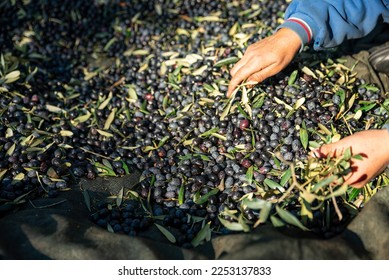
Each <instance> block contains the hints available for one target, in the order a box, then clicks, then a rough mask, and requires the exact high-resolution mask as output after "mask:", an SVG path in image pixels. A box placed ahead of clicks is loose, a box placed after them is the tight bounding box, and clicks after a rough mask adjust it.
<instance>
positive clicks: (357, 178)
mask: <svg viewBox="0 0 389 280" xmlns="http://www.w3.org/2000/svg"><path fill="white" fill-rule="evenodd" d="M348 147H351V153H352V154H353V155H357V154H360V155H361V156H362V157H363V160H357V159H352V160H351V172H350V173H349V174H348V175H347V176H346V177H345V178H344V179H345V183H346V184H348V185H351V186H353V187H354V188H362V187H363V186H364V185H365V184H366V183H368V182H369V181H370V180H371V179H373V178H374V177H375V176H377V175H378V174H379V173H381V172H382V171H383V170H384V169H385V167H386V166H387V165H388V164H389V132H388V131H387V130H386V129H381V130H366V131H361V132H358V133H355V134H353V135H351V136H347V137H345V138H343V139H342V140H340V141H338V142H336V143H331V144H327V145H323V146H322V147H320V148H319V149H317V150H314V151H312V156H316V157H327V155H330V156H332V157H336V156H339V155H341V154H342V153H343V151H344V150H345V149H346V148H348Z"/></svg>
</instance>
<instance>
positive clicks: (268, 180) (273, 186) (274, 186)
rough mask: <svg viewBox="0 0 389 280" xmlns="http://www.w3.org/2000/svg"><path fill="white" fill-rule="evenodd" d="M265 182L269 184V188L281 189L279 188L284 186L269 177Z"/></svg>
mask: <svg viewBox="0 0 389 280" xmlns="http://www.w3.org/2000/svg"><path fill="white" fill-rule="evenodd" d="M263 183H264V184H265V185H266V186H268V187H269V188H271V189H273V190H275V189H279V188H282V186H281V185H280V184H279V183H277V182H274V181H273V180H271V179H269V178H266V179H265V180H264V181H263Z"/></svg>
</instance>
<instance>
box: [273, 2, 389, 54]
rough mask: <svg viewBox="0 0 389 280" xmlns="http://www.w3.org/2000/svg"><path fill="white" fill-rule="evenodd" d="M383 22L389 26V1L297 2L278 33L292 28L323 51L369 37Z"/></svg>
mask: <svg viewBox="0 0 389 280" xmlns="http://www.w3.org/2000/svg"><path fill="white" fill-rule="evenodd" d="M380 18H382V20H383V21H384V22H389V0H294V1H292V2H291V3H290V5H289V6H288V8H287V10H286V12H285V21H284V23H283V24H281V25H280V26H279V27H278V28H277V30H278V29H280V28H290V29H292V30H294V31H295V32H296V33H297V34H298V35H299V37H300V39H301V41H302V45H305V44H307V43H310V42H311V41H313V47H314V49H315V50H321V49H325V48H331V47H335V46H338V45H340V44H341V43H342V42H344V41H345V40H348V39H357V38H361V37H364V36H366V35H367V34H369V33H370V32H371V31H372V30H373V29H374V27H375V26H376V25H377V23H378V22H379V19H380Z"/></svg>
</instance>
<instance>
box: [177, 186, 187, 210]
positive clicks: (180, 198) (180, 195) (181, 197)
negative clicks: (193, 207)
mask: <svg viewBox="0 0 389 280" xmlns="http://www.w3.org/2000/svg"><path fill="white" fill-rule="evenodd" d="M184 199H185V186H181V188H180V192H179V193H178V204H179V205H181V204H183V203H184Z"/></svg>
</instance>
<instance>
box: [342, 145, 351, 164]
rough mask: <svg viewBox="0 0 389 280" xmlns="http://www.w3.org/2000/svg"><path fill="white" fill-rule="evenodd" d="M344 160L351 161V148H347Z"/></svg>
mask: <svg viewBox="0 0 389 280" xmlns="http://www.w3.org/2000/svg"><path fill="white" fill-rule="evenodd" d="M343 159H344V160H347V161H348V160H350V159H351V149H350V147H348V148H346V150H345V151H344V153H343Z"/></svg>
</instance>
